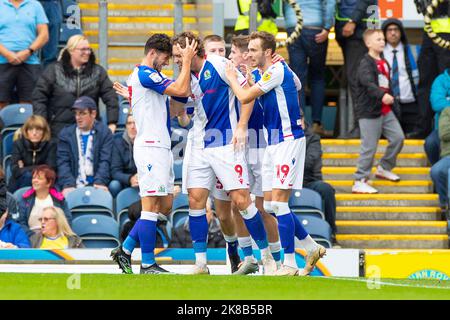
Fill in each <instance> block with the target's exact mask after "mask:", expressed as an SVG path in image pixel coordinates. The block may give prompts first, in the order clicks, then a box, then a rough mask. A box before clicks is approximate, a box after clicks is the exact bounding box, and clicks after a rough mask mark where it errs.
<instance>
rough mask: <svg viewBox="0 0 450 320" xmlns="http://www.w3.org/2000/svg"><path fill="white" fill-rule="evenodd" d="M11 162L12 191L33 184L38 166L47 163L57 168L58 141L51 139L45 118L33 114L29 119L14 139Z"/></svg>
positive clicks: (10, 187) (10, 183) (10, 188)
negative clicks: (33, 176) (33, 173)
mask: <svg viewBox="0 0 450 320" xmlns="http://www.w3.org/2000/svg"><path fill="white" fill-rule="evenodd" d="M11 164H12V167H11V169H12V176H11V179H10V181H9V188H8V189H9V191H10V192H14V191H16V190H17V189H20V188H22V187H26V186H31V177H32V175H31V173H32V171H33V169H34V168H35V167H36V166H38V165H41V164H47V165H48V166H50V167H51V168H52V169H56V142H55V141H54V140H52V139H51V134H50V127H49V126H48V123H47V120H45V118H43V117H41V116H37V115H32V116H30V117H29V118H28V119H27V121H26V122H25V124H24V125H23V126H22V128H21V129H20V136H19V138H18V139H17V140H16V141H14V144H13V149H12V157H11Z"/></svg>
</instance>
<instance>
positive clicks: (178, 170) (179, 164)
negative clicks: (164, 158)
mask: <svg viewBox="0 0 450 320" xmlns="http://www.w3.org/2000/svg"><path fill="white" fill-rule="evenodd" d="M173 171H174V174H175V184H176V185H181V184H182V179H183V161H179V160H178V161H175V162H174V163H173Z"/></svg>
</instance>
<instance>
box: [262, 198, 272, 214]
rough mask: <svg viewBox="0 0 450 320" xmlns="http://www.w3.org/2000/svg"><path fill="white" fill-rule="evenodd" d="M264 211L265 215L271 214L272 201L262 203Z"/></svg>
mask: <svg viewBox="0 0 450 320" xmlns="http://www.w3.org/2000/svg"><path fill="white" fill-rule="evenodd" d="M263 207H264V211H265V212H267V213H273V207H272V201H264V204H263Z"/></svg>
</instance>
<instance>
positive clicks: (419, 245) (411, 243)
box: [336, 234, 449, 249]
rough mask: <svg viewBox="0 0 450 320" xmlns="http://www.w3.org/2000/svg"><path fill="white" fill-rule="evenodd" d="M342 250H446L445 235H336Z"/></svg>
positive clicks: (446, 236)
mask: <svg viewBox="0 0 450 320" xmlns="http://www.w3.org/2000/svg"><path fill="white" fill-rule="evenodd" d="M336 240H337V241H338V243H339V244H340V245H341V246H342V247H344V248H355V249H365V248H372V249H447V248H448V242H449V239H448V235H447V234H338V235H336Z"/></svg>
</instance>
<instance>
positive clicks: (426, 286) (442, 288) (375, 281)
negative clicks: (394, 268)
mask: <svg viewBox="0 0 450 320" xmlns="http://www.w3.org/2000/svg"><path fill="white" fill-rule="evenodd" d="M321 278H323V279H329V280H342V281H356V282H365V283H366V284H371V285H377V284H379V285H383V286H393V287H408V288H424V289H440V290H450V287H434V286H429V285H424V286H421V285H412V284H405V283H393V282H386V281H377V280H371V279H358V278H355V279H351V278H341V277H321ZM445 281H447V280H445ZM449 283H450V282H449Z"/></svg>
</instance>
